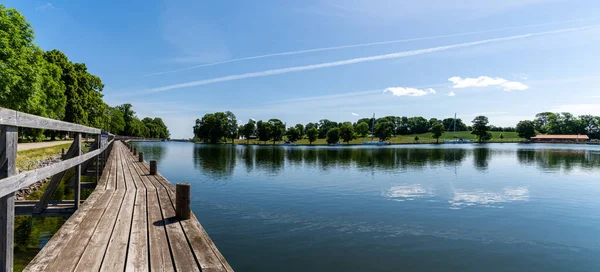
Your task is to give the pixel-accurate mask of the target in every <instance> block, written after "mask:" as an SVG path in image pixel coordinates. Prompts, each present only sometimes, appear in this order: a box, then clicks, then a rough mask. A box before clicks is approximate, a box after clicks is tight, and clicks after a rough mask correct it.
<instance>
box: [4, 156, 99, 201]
mask: <svg viewBox="0 0 600 272" xmlns="http://www.w3.org/2000/svg"><path fill="white" fill-rule="evenodd" d="M100 152H102V150H100V149H98V150H94V151H90V152H88V153H86V154H84V155H81V156H79V157H77V158H72V159H68V160H65V161H62V162H58V163H55V164H52V165H49V166H46V167H44V168H40V169H35V170H32V171H27V172H23V173H20V174H18V175H14V176H11V177H8V178H5V179H3V180H2V182H0V197H2V196H5V195H7V194H9V193H12V192H15V191H17V190H19V189H21V188H25V187H27V186H29V185H31V184H34V183H36V182H38V181H40V180H42V179H45V178H49V177H51V176H53V175H56V174H58V173H60V172H62V171H65V170H67V169H69V168H73V167H74V166H76V165H79V164H81V163H83V162H84V161H87V160H89V159H91V158H93V157H95V156H96V155H98V154H100Z"/></svg>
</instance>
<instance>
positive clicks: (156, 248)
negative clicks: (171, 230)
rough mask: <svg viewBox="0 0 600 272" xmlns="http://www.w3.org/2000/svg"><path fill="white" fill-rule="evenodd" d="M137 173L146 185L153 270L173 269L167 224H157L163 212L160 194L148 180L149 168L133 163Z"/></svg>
mask: <svg viewBox="0 0 600 272" xmlns="http://www.w3.org/2000/svg"><path fill="white" fill-rule="evenodd" d="M133 167H134V169H135V170H136V173H137V175H138V176H139V177H140V180H141V181H142V182H143V183H144V185H145V186H146V191H147V194H146V196H147V201H148V202H147V203H148V204H147V206H148V242H149V244H148V246H149V251H150V253H149V255H150V269H151V270H152V271H173V270H174V266H173V259H172V258H171V251H170V249H169V247H167V246H164V245H168V240H167V233H166V229H165V226H164V225H162V224H155V222H161V221H162V213H161V211H160V204H159V202H158V195H157V193H156V188H155V187H154V184H152V183H151V182H150V180H148V177H149V176H148V172H147V170H142V169H141V168H140V166H139V164H133Z"/></svg>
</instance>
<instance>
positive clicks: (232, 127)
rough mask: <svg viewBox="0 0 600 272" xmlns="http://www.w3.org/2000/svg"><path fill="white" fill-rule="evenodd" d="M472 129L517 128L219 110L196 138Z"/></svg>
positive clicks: (481, 133) (340, 137)
mask: <svg viewBox="0 0 600 272" xmlns="http://www.w3.org/2000/svg"><path fill="white" fill-rule="evenodd" d="M454 126H456V131H472V133H473V134H475V135H477V136H478V139H479V140H480V141H487V140H489V139H491V134H490V133H489V132H488V131H515V128H511V127H507V128H501V127H494V126H489V125H488V120H487V117H485V116H478V117H476V118H475V119H473V121H472V126H467V125H466V124H465V123H464V122H463V121H462V120H461V119H456V120H455V119H454V118H446V119H443V120H442V119H437V118H431V119H429V120H428V119H425V118H423V117H397V116H386V117H381V118H376V119H373V118H362V119H359V120H358V121H356V122H354V123H352V122H335V121H331V120H327V119H323V120H320V121H319V122H317V123H308V124H306V125H303V124H296V125H294V126H288V127H286V125H285V123H284V122H282V121H281V120H279V119H269V120H267V121H263V120H259V121H255V120H252V119H251V120H248V122H247V123H246V124H244V125H240V126H238V121H237V119H236V117H235V114H233V113H232V112H229V111H227V112H216V113H209V114H206V115H204V117H202V118H201V119H196V124H195V126H194V136H195V139H196V140H199V141H203V142H207V143H218V142H223V141H226V140H227V139H230V140H231V141H232V142H233V141H234V140H235V139H237V138H239V137H240V136H241V137H243V138H244V139H247V140H250V139H253V138H255V139H258V140H259V141H264V142H267V141H273V143H275V142H278V141H282V140H283V139H284V136H285V137H286V140H288V141H290V142H295V141H297V140H299V139H303V138H307V139H308V140H309V142H310V143H312V142H314V141H315V140H316V139H327V142H328V143H337V142H338V141H343V142H346V143H347V142H349V141H351V140H353V139H356V138H357V137H366V136H370V135H372V136H373V137H377V138H378V139H379V140H380V141H385V140H387V139H389V138H390V137H393V136H395V135H410V134H422V133H427V132H431V133H432V137H433V138H435V139H438V138H440V137H441V135H442V134H443V133H444V132H446V131H448V130H452V131H453V130H454Z"/></svg>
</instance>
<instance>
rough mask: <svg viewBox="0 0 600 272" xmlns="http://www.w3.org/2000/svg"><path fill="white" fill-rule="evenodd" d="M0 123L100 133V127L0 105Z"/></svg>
mask: <svg viewBox="0 0 600 272" xmlns="http://www.w3.org/2000/svg"><path fill="white" fill-rule="evenodd" d="M0 125H10V126H16V127H28V128H40V129H50V130H59V131H69V132H80V133H90V134H100V129H97V128H92V127H86V126H82V125H78V124H73V123H68V122H63V121H58V120H54V119H50V118H45V117H40V116H36V115H32V114H27V113H23V112H18V111H14V110H10V109H6V108H2V107H0Z"/></svg>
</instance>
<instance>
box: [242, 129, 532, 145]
mask: <svg viewBox="0 0 600 272" xmlns="http://www.w3.org/2000/svg"><path fill="white" fill-rule="evenodd" d="M491 133H492V136H493V138H492V140H491V141H490V142H492V143H501V142H502V143H514V142H520V141H522V140H523V139H522V138H519V136H518V135H517V133H516V132H491ZM500 134H503V135H504V139H500ZM454 135H456V138H454ZM415 136H418V137H419V141H418V142H416V141H415ZM454 139H465V140H473V141H476V140H477V137H475V135H473V134H471V132H469V131H458V132H456V134H454V133H444V134H443V135H442V137H440V142H444V141H445V140H454ZM378 140H379V139H378V138H375V139H374V141H378ZM368 141H371V138H358V139H354V140H352V141H350V143H349V144H354V145H358V144H362V143H363V142H368ZM387 142H389V143H391V144H414V143H420V144H431V143H435V139H433V138H432V137H431V133H422V134H411V135H399V136H396V137H393V138H391V139H389V140H388V141H387ZM235 143H236V144H246V143H247V141H246V140H236V141H235ZM249 143H250V144H265V142H259V141H258V140H250V142H249ZM282 143H283V141H279V142H276V143H275V144H282ZM266 144H273V141H267V142H266ZM296 144H298V145H308V144H309V142H308V139H301V140H298V141H297V142H296ZM313 145H327V142H326V140H325V139H317V140H316V141H315V142H313Z"/></svg>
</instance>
